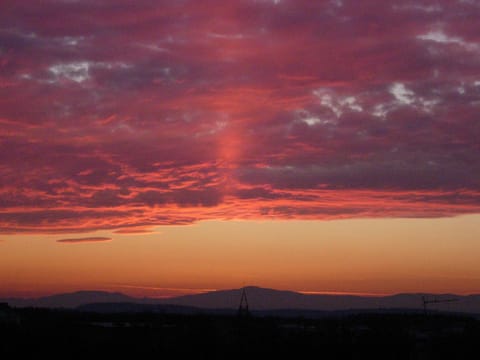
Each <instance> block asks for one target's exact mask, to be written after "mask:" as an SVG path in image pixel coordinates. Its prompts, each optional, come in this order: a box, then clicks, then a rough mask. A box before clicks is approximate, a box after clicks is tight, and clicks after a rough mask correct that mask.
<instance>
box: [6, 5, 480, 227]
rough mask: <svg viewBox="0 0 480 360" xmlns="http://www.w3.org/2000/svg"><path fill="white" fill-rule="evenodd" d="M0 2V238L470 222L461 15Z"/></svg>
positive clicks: (479, 48) (470, 12) (476, 89)
mask: <svg viewBox="0 0 480 360" xmlns="http://www.w3.org/2000/svg"><path fill="white" fill-rule="evenodd" d="M2 7H3V9H2V12H1V14H0V44H1V47H0V54H1V58H2V60H0V232H4V233H5V232H68V231H79V232H83V231H93V230H98V229H128V228H130V227H132V228H137V227H138V228H143V227H151V226H155V225H164V224H188V223H191V222H195V221H198V220H202V219H217V218H222V219H223V218H272V217H275V218H315V219H330V218H344V217H365V216H367V217H369V216H373V217H384V216H386V217H391V216H420V217H421V216H454V215H458V214H466V213H478V212H479V211H480V190H479V189H480V181H479V180H478V179H480V160H479V157H478V156H477V154H478V152H479V150H480V145H479V142H478V138H480V128H479V127H478V121H477V120H478V119H477V118H478V116H477V115H478V110H479V106H480V105H479V104H480V78H479V77H478V74H479V72H480V64H479V63H478V61H477V60H476V59H477V58H478V55H480V37H479V35H478V31H476V30H477V26H476V23H477V22H476V19H477V18H478V17H479V16H480V8H479V7H478V6H476V5H475V4H473V3H469V2H451V1H436V2H431V1H427V0H425V1H415V2H404V1H403V2H386V1H380V0H368V1H362V2H354V1H343V2H341V3H340V2H338V3H336V2H332V1H316V2H311V1H293V0H283V1H281V2H278V3H275V2H273V1H249V0H245V1H238V2H235V3H234V4H228V5H226V4H225V2H221V1H216V0H209V1H207V2H202V4H199V2H196V1H185V2H180V3H179V2H171V1H160V2H155V3H152V2H151V1H143V0H139V1H136V2H135V4H133V3H131V2H127V1H103V2H102V3H92V2H86V3H85V2H58V1H53V0H52V1H44V2H42V4H41V5H40V4H39V3H38V2H36V1H23V2H22V3H21V4H18V2H12V1H7V2H6V3H5V4H4V5H2ZM212 19H215V20H212ZM120 231H123V230H120Z"/></svg>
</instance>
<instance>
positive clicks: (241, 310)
mask: <svg viewBox="0 0 480 360" xmlns="http://www.w3.org/2000/svg"><path fill="white" fill-rule="evenodd" d="M249 315H250V311H249V310H248V300H247V293H246V291H245V288H243V289H242V296H241V298H240V305H239V306H238V316H239V317H247V316H249Z"/></svg>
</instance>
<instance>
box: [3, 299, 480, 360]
mask: <svg viewBox="0 0 480 360" xmlns="http://www.w3.org/2000/svg"><path fill="white" fill-rule="evenodd" d="M21 356H26V357H27V358H34V357H35V358H39V357H41V358H43V357H44V356H45V357H46V358H53V357H54V358H56V357H59V356H62V357H64V358H66V359H72V358H74V359H77V358H82V359H85V358H92V357H93V358H98V357H106V358H113V359H114V358H115V357H119V356H122V357H124V356H127V357H132V358H135V359H148V358H151V357H152V356H157V357H158V358H170V359H175V358H184V357H185V358H191V359H256V358H262V359H274V358H279V359H280V358H292V359H301V358H307V357H308V358H315V359H363V358H366V359H452V360H453V359H479V358H480V321H479V320H477V319H475V318H474V317H468V316H452V315H440V314H435V315H434V314H430V315H427V316H426V315H423V314H420V313H417V314H399V313H393V314H385V313H384V314H375V313H369V314H357V315H354V314H349V315H343V316H342V315H336V316H330V317H325V318H323V319H301V318H275V317H247V318H238V317H236V316H227V315H206V314H203V315H174V314H158V313H135V314H133V313H130V314H129V313H116V314H98V313H85V312H79V311H75V310H68V311H67V310H47V309H33V308H25V309H9V310H8V311H5V312H4V315H3V317H2V318H1V319H0V358H1V359H18V358H20V357H21Z"/></svg>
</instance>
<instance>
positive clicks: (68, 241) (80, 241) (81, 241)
mask: <svg viewBox="0 0 480 360" xmlns="http://www.w3.org/2000/svg"><path fill="white" fill-rule="evenodd" d="M111 240H112V239H111V238H108V237H86V238H74V239H60V240H57V242H58V243H62V244H84V243H95V242H105V241H111Z"/></svg>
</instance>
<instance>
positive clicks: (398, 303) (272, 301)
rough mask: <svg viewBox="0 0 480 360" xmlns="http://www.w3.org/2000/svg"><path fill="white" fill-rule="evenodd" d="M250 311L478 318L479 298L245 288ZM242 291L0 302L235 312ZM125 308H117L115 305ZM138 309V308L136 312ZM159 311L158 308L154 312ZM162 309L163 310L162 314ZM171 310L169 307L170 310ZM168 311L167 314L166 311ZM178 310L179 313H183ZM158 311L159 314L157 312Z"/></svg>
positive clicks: (84, 293) (96, 294)
mask: <svg viewBox="0 0 480 360" xmlns="http://www.w3.org/2000/svg"><path fill="white" fill-rule="evenodd" d="M245 290H246V293H247V297H248V302H249V305H250V309H251V310H252V311H276V310H303V311H347V310H352V309H354V310H381V311H385V310H388V309H411V310H421V309H422V296H425V297H427V298H429V299H439V300H441V299H457V300H458V301H456V302H449V303H440V304H430V305H429V309H432V310H440V311H449V312H466V313H477V314H480V295H468V296H460V295H454V294H397V295H391V296H378V297H370V296H369V297H367V296H355V295H324V294H301V293H297V292H293V291H281V290H274V289H265V288H260V287H255V286H248V287H246V288H245ZM241 292H242V289H232V290H220V291H213V292H208V293H202V294H196V295H186V296H179V297H174V298H168V299H151V298H143V299H139V298H133V297H130V296H127V295H124V294H121V293H110V292H103V291H79V292H74V293H68V294H58V295H53V296H47V297H42V298H37V299H0V302H8V303H9V304H10V305H11V306H16V307H27V306H30V307H46V308H61V307H63V308H76V307H79V306H82V305H87V304H92V303H95V305H96V306H97V307H98V306H99V305H98V304H102V303H104V304H105V305H104V306H103V308H102V309H103V310H105V308H106V307H108V306H111V307H112V306H113V304H117V305H116V306H117V307H119V306H123V307H125V308H126V307H128V306H133V305H134V304H140V305H141V304H152V305H171V306H181V307H184V308H182V309H183V310H185V307H186V308H189V309H188V310H185V311H187V312H188V311H194V309H196V308H201V309H210V310H212V309H217V310H218V309H230V310H232V309H237V308H238V305H239V302H240V297H241ZM122 303H123V304H129V305H119V304H122ZM136 309H140V310H141V308H136ZM143 309H144V310H145V311H152V309H153V310H154V311H155V308H152V307H150V308H149V307H144V308H143ZM157 309H161V308H157ZM165 309H166V308H163V310H162V311H164V310H165ZM172 309H175V308H174V307H171V308H170V310H172ZM178 309H180V308H177V310H178ZM170 310H169V311H170ZM183 310H182V311H183ZM159 311H160V310H159Z"/></svg>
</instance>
